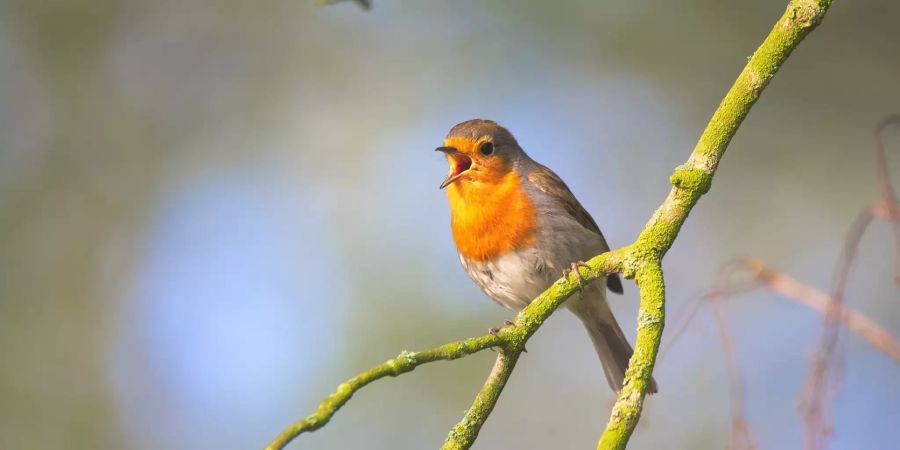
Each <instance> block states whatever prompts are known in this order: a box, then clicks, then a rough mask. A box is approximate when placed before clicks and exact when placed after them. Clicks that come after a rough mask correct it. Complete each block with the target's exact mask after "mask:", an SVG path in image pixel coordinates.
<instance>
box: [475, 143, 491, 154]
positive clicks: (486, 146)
mask: <svg viewBox="0 0 900 450" xmlns="http://www.w3.org/2000/svg"><path fill="white" fill-rule="evenodd" d="M478 151H479V152H480V153H481V154H482V155H484V156H489V155H490V154H491V153H494V143H493V142H483V143H482V144H481V145H480V146H479V147H478Z"/></svg>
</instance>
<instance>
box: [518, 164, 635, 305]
mask: <svg viewBox="0 0 900 450" xmlns="http://www.w3.org/2000/svg"><path fill="white" fill-rule="evenodd" d="M528 181H530V182H531V183H532V184H534V185H535V186H537V188H538V189H540V190H541V191H543V192H544V193H546V194H548V195H550V196H552V197H554V198H557V199H559V200H560V201H561V202H562V204H563V206H564V207H565V210H566V212H567V213H568V214H569V215H570V216H572V218H574V219H575V220H576V221H577V222H578V223H579V224H581V226H583V227H585V228H587V229H588V230H590V231H593V232H594V233H597V235H598V236H600V239H601V240H602V241H603V245H604V246H605V247H606V248H607V249H609V244H607V243H606V238H605V237H603V232H601V231H600V227H599V226H597V222H595V221H594V218H593V217H591V214H590V213H588V212H587V210H585V209H584V207H583V206H581V203H579V202H578V199H577V198H575V194H572V191H571V190H569V187H568V186H566V183H565V182H564V181H563V180H562V178H560V177H559V175H557V174H556V173H554V172H553V171H552V170H550V169H548V168H547V167H544V166H542V165H540V164H537V169H535V170H533V171H532V172H531V173H529V174H528ZM606 287H608V288H609V290H610V291H613V292H615V293H616V294H621V293H622V292H623V289H622V280H621V279H619V275H618V274H612V275H610V276H608V277H606Z"/></svg>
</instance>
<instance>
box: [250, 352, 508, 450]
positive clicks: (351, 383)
mask: <svg viewBox="0 0 900 450" xmlns="http://www.w3.org/2000/svg"><path fill="white" fill-rule="evenodd" d="M500 345H502V341H501V339H500V338H499V337H498V336H494V335H490V334H488V335H485V336H479V337H474V338H470V339H466V340H464V341H456V342H451V343H449V344H445V345H442V346H440V347H435V348H432V349H429V350H424V351H421V352H407V351H402V352H400V355H398V356H397V357H396V358H393V359H389V360H387V361H386V362H384V363H382V364H379V365H377V366H375V367H373V368H371V369H369V370H367V371H365V372H363V373H361V374H359V375H357V376H355V377H353V378H351V379H349V380H347V381H346V382H344V383H342V384H341V385H339V386H338V387H337V390H335V392H334V393H333V394H331V395H329V396H328V397H327V398H325V400H322V402H321V403H319V407H318V408H316V412H314V413H312V414H310V415H308V416H306V417H305V418H303V419H302V420H300V421H299V422H297V423H295V424H293V425H291V426H290V427H289V428H287V429H286V430H284V431H283V432H282V433H281V434H279V435H278V437H276V438H275V439H274V440H273V441H272V442H271V443H270V444H269V445H268V446H267V447H266V450H276V449H282V448H284V446H286V445H287V444H288V443H289V442H290V441H291V440H293V439H294V438H295V437H297V436H298V435H300V433H304V432H308V431H314V430H318V429H319V428H322V427H323V426H325V424H327V423H328V421H329V420H331V417H332V416H334V413H335V412H337V410H338V409H340V408H341V407H342V406H344V404H345V403H347V401H349V400H350V397H352V396H353V394H354V393H355V392H356V391H358V390H360V389H361V388H363V387H364V386H365V385H367V384H369V383H371V382H373V381H375V380H378V379H381V378H384V377H396V376H398V375H402V374H404V373H406V372H411V371H412V370H413V369H415V368H416V367H418V366H420V365H422V364H426V363H430V362H434V361H442V360H454V359H457V358H461V357H463V356H466V355H471V354H472V353H476V352H479V351H481V350H484V349H486V348H491V347H497V346H500Z"/></svg>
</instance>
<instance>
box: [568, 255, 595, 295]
mask: <svg viewBox="0 0 900 450" xmlns="http://www.w3.org/2000/svg"><path fill="white" fill-rule="evenodd" d="M579 267H584V268H587V269H590V268H591V266H589V265H587V263H585V262H584V261H575V262H573V263H572V264H571V265H569V268H567V269H565V270H563V276H564V277H566V279H568V278H569V275H571V274H573V273H574V274H575V281H577V282H578V290H579V291H582V292H584V278H583V277H582V276H581V273H579V272H578V268H579Z"/></svg>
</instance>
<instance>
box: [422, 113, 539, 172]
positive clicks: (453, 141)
mask: <svg viewBox="0 0 900 450" xmlns="http://www.w3.org/2000/svg"><path fill="white" fill-rule="evenodd" d="M436 150H437V151H439V152H443V153H444V154H445V155H446V156H447V161H448V162H449V163H450V172H449V173H448V174H447V178H446V179H445V180H444V182H443V183H441V189H444V188H445V187H447V186H450V185H454V184H456V185H460V184H473V185H490V184H493V183H499V182H502V181H503V180H504V179H506V178H507V177H508V175H510V173H511V172H513V170H514V168H515V162H516V160H517V159H518V158H520V157H521V156H522V155H523V154H524V153H523V152H522V149H521V148H519V144H518V143H517V142H516V139H515V138H514V137H513V136H512V134H510V132H509V131H507V130H506V128H503V127H501V126H500V125H497V123H496V122H493V121H490V120H483V119H474V120H469V121H466V122H463V123H460V124H459V125H456V126H455V127H453V128H452V129H451V130H450V132H449V133H448V134H447V138H446V139H444V145H442V146H440V147H438V148H437V149H436Z"/></svg>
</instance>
